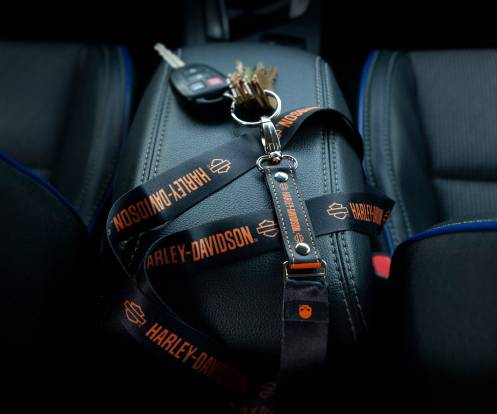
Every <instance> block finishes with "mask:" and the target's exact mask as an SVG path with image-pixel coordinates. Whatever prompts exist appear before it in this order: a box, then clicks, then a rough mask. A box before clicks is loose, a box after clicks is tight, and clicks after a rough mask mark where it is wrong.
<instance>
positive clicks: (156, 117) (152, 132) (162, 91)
mask: <svg viewBox="0 0 497 414" xmlns="http://www.w3.org/2000/svg"><path fill="white" fill-rule="evenodd" d="M164 64H165V63H164ZM165 65H166V66H165V71H164V77H165V78H167V76H168V73H169V69H170V68H169V65H168V64H165ZM161 85H163V83H161ZM168 89H169V88H167V84H166V87H162V88H160V89H159V93H160V96H159V101H158V103H157V105H156V107H155V114H154V120H153V122H152V128H151V130H150V135H149V140H148V144H147V150H146V153H145V160H144V161H143V169H142V174H141V178H140V183H141V184H143V182H144V181H145V171H146V167H147V161H148V157H149V154H150V149H151V147H152V141H153V138H154V136H156V127H157V122H158V120H159V116H160V114H161V113H162V110H163V108H164V101H165V97H166V94H167V90H168ZM140 242H141V234H139V235H138V238H137V240H136V244H135V247H134V249H133V253H132V254H131V257H130V259H129V261H128V266H127V267H130V266H131V263H133V259H134V258H135V256H136V253H137V251H138V247H139V245H140Z"/></svg>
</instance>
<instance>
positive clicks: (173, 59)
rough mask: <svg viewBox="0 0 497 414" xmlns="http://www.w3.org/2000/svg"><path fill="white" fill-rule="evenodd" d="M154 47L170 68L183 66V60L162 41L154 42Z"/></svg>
mask: <svg viewBox="0 0 497 414" xmlns="http://www.w3.org/2000/svg"><path fill="white" fill-rule="evenodd" d="M154 49H155V50H156V51H157V53H158V54H159V55H160V56H161V57H162V59H164V60H165V61H166V62H167V64H168V65H170V66H171V67H172V68H174V69H178V68H181V67H183V66H185V62H183V61H182V60H181V59H180V58H179V57H178V56H177V55H176V54H175V53H174V52H172V51H171V50H169V49H168V48H167V47H166V46H164V45H163V44H162V43H156V44H155V45H154Z"/></svg>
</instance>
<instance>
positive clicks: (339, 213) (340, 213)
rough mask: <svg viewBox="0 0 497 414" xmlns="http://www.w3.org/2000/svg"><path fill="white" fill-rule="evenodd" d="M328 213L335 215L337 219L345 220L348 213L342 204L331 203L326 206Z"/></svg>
mask: <svg viewBox="0 0 497 414" xmlns="http://www.w3.org/2000/svg"><path fill="white" fill-rule="evenodd" d="M326 212H327V213H328V215H330V216H332V217H335V218H336V219H338V220H345V219H346V218H347V217H348V215H349V210H348V209H347V207H345V206H344V205H343V204H340V203H333V204H331V205H330V206H328V210H326Z"/></svg>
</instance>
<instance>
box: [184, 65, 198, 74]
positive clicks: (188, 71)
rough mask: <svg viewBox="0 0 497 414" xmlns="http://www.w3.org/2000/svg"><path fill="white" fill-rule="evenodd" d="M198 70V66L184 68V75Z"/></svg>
mask: <svg viewBox="0 0 497 414" xmlns="http://www.w3.org/2000/svg"><path fill="white" fill-rule="evenodd" d="M198 71H199V68H198V67H192V68H185V75H186V76H191V75H195V74H196V73H197V72H198Z"/></svg>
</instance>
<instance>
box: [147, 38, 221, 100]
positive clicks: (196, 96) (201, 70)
mask: <svg viewBox="0 0 497 414" xmlns="http://www.w3.org/2000/svg"><path fill="white" fill-rule="evenodd" d="M154 49H155V50H156V51H157V52H158V53H159V55H160V56H161V57H162V58H163V59H164V60H165V61H166V62H167V63H168V64H169V66H171V68H172V73H171V77H170V81H171V84H172V85H173V87H174V89H175V90H176V91H177V92H178V93H179V95H181V96H182V97H183V98H184V99H185V100H186V101H187V102H189V103H196V104H202V105H203V104H209V103H218V102H219V101H220V100H222V99H223V94H224V92H225V91H226V90H227V89H228V83H227V81H226V76H225V75H224V74H222V73H221V72H219V71H218V70H216V69H214V68H212V67H210V66H207V65H204V64H201V63H185V62H183V60H182V59H181V58H180V57H179V56H177V55H176V54H175V53H173V52H172V51H170V50H169V49H168V48H166V47H165V46H164V45H163V44H161V43H157V44H156V45H155V46H154Z"/></svg>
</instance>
